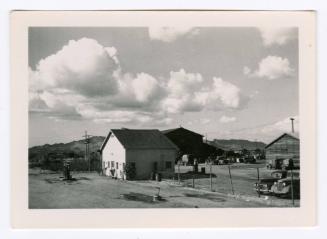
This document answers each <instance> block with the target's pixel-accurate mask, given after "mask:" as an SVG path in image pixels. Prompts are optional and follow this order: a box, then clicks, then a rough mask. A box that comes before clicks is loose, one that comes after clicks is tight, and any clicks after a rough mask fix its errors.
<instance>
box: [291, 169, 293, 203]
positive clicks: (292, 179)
mask: <svg viewBox="0 0 327 239" xmlns="http://www.w3.org/2000/svg"><path fill="white" fill-rule="evenodd" d="M291 193H292V205H293V207H294V189H293V169H292V168H291Z"/></svg>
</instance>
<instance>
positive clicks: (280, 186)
mask: <svg viewBox="0 0 327 239" xmlns="http://www.w3.org/2000/svg"><path fill="white" fill-rule="evenodd" d="M292 173H293V180H292ZM292 181H293V182H292ZM292 185H293V195H294V197H295V198H300V172H299V171H288V172H287V177H286V178H283V179H280V180H278V181H277V182H275V183H274V185H273V186H272V187H271V192H272V193H273V194H274V195H276V196H281V197H288V198H290V197H292Z"/></svg>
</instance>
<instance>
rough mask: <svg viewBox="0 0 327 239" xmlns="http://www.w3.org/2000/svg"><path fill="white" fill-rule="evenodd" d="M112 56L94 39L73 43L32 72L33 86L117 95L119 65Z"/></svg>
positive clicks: (36, 87) (44, 60) (69, 43)
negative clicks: (116, 77) (116, 74)
mask: <svg viewBox="0 0 327 239" xmlns="http://www.w3.org/2000/svg"><path fill="white" fill-rule="evenodd" d="M111 51H112V49H111ZM113 56H114V55H113V54H112V52H111V53H109V52H108V49H106V48H105V47H103V46H102V45H100V44H99V43H98V42H97V41H95V40H93V39H88V38H82V39H80V40H78V41H75V40H71V41H69V42H68V44H67V45H65V46H64V47H63V48H62V49H61V50H60V51H58V52H57V53H55V54H53V55H50V56H48V57H46V58H44V59H42V60H41V61H40V62H39V63H38V65H37V66H36V71H35V72H30V74H32V76H31V77H30V83H31V85H30V87H31V88H33V89H34V90H38V89H42V90H44V89H52V88H63V89H67V90H70V91H73V92H75V93H79V94H82V95H86V96H89V97H97V96H101V95H106V94H108V93H115V92H116V91H117V82H116V81H115V80H114V79H113V72H114V71H115V69H117V63H116V60H115V59H114V58H113Z"/></svg>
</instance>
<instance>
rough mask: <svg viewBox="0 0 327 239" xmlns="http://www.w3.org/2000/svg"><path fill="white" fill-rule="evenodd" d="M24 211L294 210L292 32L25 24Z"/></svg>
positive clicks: (296, 135)
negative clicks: (26, 165)
mask: <svg viewBox="0 0 327 239" xmlns="http://www.w3.org/2000/svg"><path fill="white" fill-rule="evenodd" d="M28 60H29V61H28V63H29V65H28V67H29V150H28V152H29V154H28V163H29V174H28V180H29V191H28V192H29V195H28V196H29V208H30V209H33V208H37V209H39V208H46V209H51V208H56V209H58V208H207V207H210V208H211V207H218V208H219V207H299V206H300V179H301V177H300V175H301V174H300V158H301V157H300V147H299V145H300V132H299V126H298V125H299V120H300V119H299V80H298V29H297V28H295V27H274V28H269V27H267V28H264V27H262V28H260V27H255V26H254V27H196V26H194V27H193V26H190V27H173V26H171V27H101V28H97V27H30V28H29V31H28Z"/></svg>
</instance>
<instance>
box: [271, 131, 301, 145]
mask: <svg viewBox="0 0 327 239" xmlns="http://www.w3.org/2000/svg"><path fill="white" fill-rule="evenodd" d="M286 135H288V136H290V137H292V138H294V139H297V140H299V134H298V133H284V134H282V135H280V136H279V137H277V138H276V139H274V140H273V141H271V142H270V143H269V144H267V145H266V147H265V148H269V147H270V146H271V145H272V144H274V143H275V142H277V141H278V140H280V139H281V138H283V137H284V136H286Z"/></svg>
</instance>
